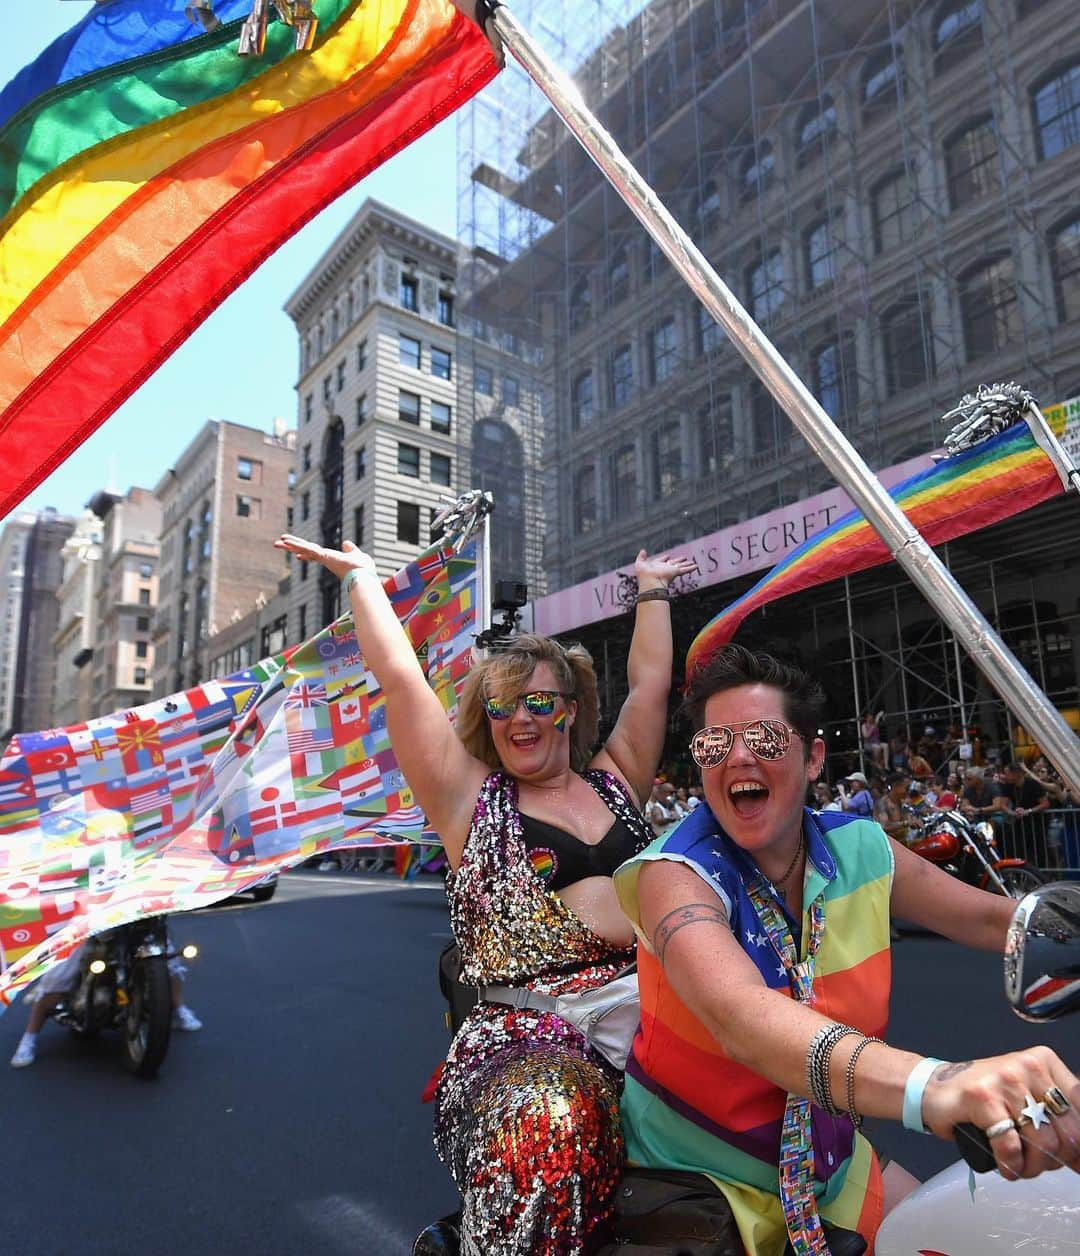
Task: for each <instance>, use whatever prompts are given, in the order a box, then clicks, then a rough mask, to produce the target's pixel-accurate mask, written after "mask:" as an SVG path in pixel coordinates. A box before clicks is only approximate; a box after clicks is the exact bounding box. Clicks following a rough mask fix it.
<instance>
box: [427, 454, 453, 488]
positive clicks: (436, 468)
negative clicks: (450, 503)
mask: <svg viewBox="0 0 1080 1256" xmlns="http://www.w3.org/2000/svg"><path fill="white" fill-rule="evenodd" d="M452 471H453V464H452V462H451V460H450V458H449V457H448V455H446V454H435V453H433V454H432V455H431V482H432V484H441V485H445V486H447V487H448V486H449V484H450V479H451V473H452Z"/></svg>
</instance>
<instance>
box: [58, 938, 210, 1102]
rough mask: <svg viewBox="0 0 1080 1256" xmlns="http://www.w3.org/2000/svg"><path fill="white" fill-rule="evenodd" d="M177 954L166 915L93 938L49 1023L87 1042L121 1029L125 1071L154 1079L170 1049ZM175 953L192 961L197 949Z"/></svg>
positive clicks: (84, 948) (191, 948)
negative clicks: (171, 963)
mask: <svg viewBox="0 0 1080 1256" xmlns="http://www.w3.org/2000/svg"><path fill="white" fill-rule="evenodd" d="M176 954H177V952H175V951H174V950H173V949H172V946H171V940H170V938H169V933H168V928H167V925H166V918H165V917H164V916H155V917H152V918H151V919H148V920H137V921H133V922H132V923H131V924H126V925H121V926H120V927H119V928H116V929H109V930H107V931H106V932H104V933H99V934H96V935H95V936H94V937H92V938H90V939H89V940H88V941H87V942H86V943H85V945H84V946H83V950H82V954H81V956H80V965H79V977H78V982H77V984H76V985H75V987H74V989H73V990H72V991H71V993H70V994H69V995H68V996H67V997H66V998H65V999H64V1000H63V1001H62V1002H60V1003H58V1004H57V1006H56V1007H55V1008H54V1009H53V1011H52V1013H51V1014H52V1017H53V1019H54V1020H55V1021H57V1022H58V1023H59V1024H61V1025H66V1026H67V1027H68V1028H69V1029H70V1030H71V1031H72V1033H74V1034H75V1035H76V1036H77V1037H80V1038H86V1039H90V1038H94V1037H96V1036H97V1035H98V1034H99V1033H100V1032H101V1030H103V1029H119V1030H120V1046H121V1056H122V1058H123V1062H124V1065H125V1067H126V1068H127V1069H128V1071H129V1072H130V1073H133V1074H134V1075H135V1076H136V1077H144V1078H149V1077H153V1076H154V1075H155V1074H156V1073H157V1071H158V1069H159V1068H160V1067H161V1064H162V1061H163V1060H164V1059H165V1054H166V1052H167V1051H168V1049H169V1036H170V1034H171V1031H172V989H171V986H170V982H169V960H170V959H172V958H174V957H175V955H176ZM179 954H181V955H182V956H183V957H184V959H194V957H195V956H196V954H198V948H197V947H195V946H194V945H188V946H185V947H184V948H183V950H182V951H181V952H179Z"/></svg>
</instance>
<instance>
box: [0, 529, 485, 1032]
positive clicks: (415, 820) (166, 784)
mask: <svg viewBox="0 0 1080 1256" xmlns="http://www.w3.org/2000/svg"><path fill="white" fill-rule="evenodd" d="M454 539H455V538H454V537H453V536H450V537H446V538H444V539H443V540H441V541H440V542H439V545H438V546H436V547H433V548H432V549H430V550H428V551H427V552H426V553H424V554H422V555H421V556H420V558H419V559H418V560H417V561H416V562H415V563H412V564H410V566H409V568H407V569H406V571H405V572H404V573H399V574H398V576H397V577H391V579H390V581H388V582H387V584H386V586H385V587H386V589H387V592H388V593H391V594H392V593H393V590H394V589H395V588H396V587H398V586H399V585H400V583H401V581H402V580H407V581H411V580H412V578H413V576H414V575H415V574H416V573H417V572H418V571H420V570H421V564H422V565H423V575H422V578H421V580H420V597H419V598H417V599H414V600H413V602H412V604H411V605H410V606H408V607H406V608H405V609H402V608H401V607H400V606H399V607H398V608H396V609H397V613H398V618H399V619H400V620H401V622H402V626H403V628H404V630H405V632H406V633H407V634H408V637H409V640H410V642H411V644H412V646H413V648H414V650H415V651H416V654H417V657H418V658H419V659H421V660H422V662H423V665H424V666H425V669H426V672H427V678H428V682H429V684H430V685H431V686H432V688H433V689H435V691H436V692H437V693H438V694H439V696H440V698H441V699H442V702H443V705H444V706H445V707H446V708H447V711H448V714H449V715H450V717H451V718H453V717H454V714H455V712H456V708H457V700H458V698H459V696H460V694H461V690H462V688H463V686H464V681H465V677H466V675H467V674H468V670H469V665H470V661H471V657H472V643H473V637H474V632H475V628H476V623H475V615H471V616H469V617H462V618H460V619H459V620H458V621H457V623H456V626H455V633H454V636H453V639H452V640H447V639H445V629H444V628H443V627H442V626H441V625H440V626H436V625H434V624H431V623H427V624H425V622H424V610H423V606H424V601H425V598H426V597H428V596H429V595H430V597H431V598H432V600H434V601H438V602H445V603H449V602H451V601H452V600H453V599H455V598H464V597H465V595H467V600H468V602H469V605H470V606H475V605H476V604H477V597H476V581H477V577H478V567H477V562H476V545H477V543H476V541H470V542H469V543H468V544H466V545H465V546H464V548H463V549H462V550H461V552H460V553H457V554H455V553H454V551H453V549H452V548H450V547H451V545H452V543H453V540H454ZM434 636H440V637H442V638H444V639H443V640H442V641H441V648H440V649H439V650H437V651H436V650H434V649H432V648H431V647H432V644H433V637H434ZM433 838H434V835H433V834H432V832H431V830H430V829H429V828H428V827H427V823H426V820H425V817H424V814H423V812H422V811H421V810H420V808H419V807H418V806H417V804H416V801H415V799H414V797H413V794H412V791H411V790H410V788H409V786H408V783H407V782H406V780H405V778H404V776H403V775H402V774H401V770H400V769H399V768H398V765H397V760H396V758H395V756H394V749H393V746H392V745H391V744H390V738H389V735H388V734H387V730H386V704H385V699H384V696H383V693H382V690H381V689H380V688H379V685H378V683H377V682H376V680H375V678H374V677H373V676H372V675H371V673H370V672H368V671H367V669H366V668H365V666H364V660H363V658H362V657H361V655H360V651H359V649H358V647H357V642H356V633H355V631H354V630H353V625H352V620H351V618H350V617H349V616H348V615H346V616H343V617H342V618H341V619H338V620H337V621H336V622H334V623H333V624H331V625H329V627H327V628H324V629H323V630H322V631H321V632H320V633H318V634H317V635H316V636H314V637H312V638H311V639H310V640H309V641H306V642H304V643H303V644H302V645H299V646H293V647H290V648H289V649H287V650H285V651H284V652H283V653H282V654H280V655H277V656H275V657H273V658H269V659H263V660H262V661H261V662H259V663H256V664H255V665H254V666H253V667H250V668H247V669H245V670H244V671H242V672H237V673H236V674H234V675H232V676H225V677H223V678H221V679H220V680H211V681H207V682H205V683H204V684H202V685H199V686H197V687H195V688H194V689H189V690H186V691H185V692H184V693H176V694H172V695H171V696H169V697H167V698H159V699H157V700H155V701H153V702H149V703H147V704H146V705H145V706H141V707H136V708H134V709H132V710H127V711H116V712H114V713H113V714H111V715H106V716H102V717H101V718H99V719H94V720H90V721H88V722H87V723H85V724H79V725H75V726H72V727H70V728H51V729H46V730H45V731H43V732H38V733H23V734H20V735H19V736H17V737H15V738H14V739H13V740H12V741H11V743H10V744H9V746H8V748H7V751H6V752H5V754H4V755H3V757H2V758H0V1011H2V1010H3V1008H4V1007H5V1006H6V1005H8V1004H10V1003H11V1002H12V1000H13V999H14V998H15V996H16V995H17V993H18V992H19V990H21V989H22V988H23V987H25V986H26V985H27V984H28V983H29V982H31V981H33V980H34V979H35V978H37V977H40V976H41V974H42V973H43V972H44V971H45V970H46V969H47V968H48V967H50V966H51V965H52V964H54V963H56V962H58V961H59V960H61V959H63V958H64V957H65V956H67V955H69V954H71V952H72V951H73V950H74V949H75V948H76V947H77V946H78V945H79V944H80V943H81V942H83V941H84V940H85V939H86V938H87V937H89V936H91V935H92V934H95V933H100V932H101V931H102V930H103V929H109V928H113V927H114V926H116V925H120V924H124V923H126V922H127V921H131V920H136V919H139V918H140V917H143V916H155V915H161V914H163V913H168V912H176V911H185V910H187V909H189V908H192V907H202V906H205V905H207V904H208V903H214V902H217V901H218V900H219V899H222V898H228V897H229V896H230V895H231V894H236V893H238V892H239V891H241V890H243V889H245V888H246V887H247V886H250V885H252V884H253V883H254V882H256V881H258V880H260V879H261V878H262V877H264V876H265V875H266V874H267V873H270V872H275V871H279V870H281V869H284V868H288V867H291V866H292V865H293V864H297V863H300V862H301V861H302V860H304V859H307V858H309V857H310V856H312V855H317V854H321V853H322V852H324V851H329V850H336V849H338V848H339V847H345V846H367V845H384V844H387V843H390V842H423V843H431V842H432V840H433ZM434 840H435V841H437V840H438V839H437V838H434ZM424 850H425V851H429V847H428V846H426V845H425V847H424ZM423 858H426V856H422V857H421V859H420V860H418V861H417V870H419V863H420V862H422V860H423ZM409 862H412V861H411V859H410V860H409Z"/></svg>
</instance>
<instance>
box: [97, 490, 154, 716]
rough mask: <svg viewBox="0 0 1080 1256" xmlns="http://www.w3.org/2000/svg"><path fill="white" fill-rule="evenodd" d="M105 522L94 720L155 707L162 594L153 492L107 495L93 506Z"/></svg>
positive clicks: (99, 572)
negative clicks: (156, 629)
mask: <svg viewBox="0 0 1080 1256" xmlns="http://www.w3.org/2000/svg"><path fill="white" fill-rule="evenodd" d="M87 505H88V506H89V508H90V509H91V510H92V511H93V513H94V514H95V515H96V516H97V517H98V518H99V519H100V520H101V524H102V528H101V558H100V560H99V561H98V563H97V581H96V587H95V590H94V597H95V608H94V620H95V640H94V654H93V658H92V659H91V660H90V663H91V666H92V669H93V670H92V673H91V693H92V697H91V706H92V712H93V715H94V716H95V717H96V716H99V715H107V714H109V713H110V712H112V711H120V710H124V709H127V708H129V707H135V706H140V705H141V704H142V703H144V702H149V700H150V697H151V690H150V673H151V670H152V668H153V666H154V643H153V640H152V626H153V616H154V607H155V606H156V605H157V593H158V558H159V546H158V536H159V534H160V532H161V506H160V504H159V502H158V500H157V498H156V497H155V496H154V494H153V493H152V492H151V491H150V489H148V488H135V487H132V488H129V489H128V491H127V492H126V493H124V494H122V495H121V494H119V493H114V492H112V491H110V490H108V489H102V490H101V491H100V492H98V493H95V494H94V496H93V497H91V499H90V500H89V502H87Z"/></svg>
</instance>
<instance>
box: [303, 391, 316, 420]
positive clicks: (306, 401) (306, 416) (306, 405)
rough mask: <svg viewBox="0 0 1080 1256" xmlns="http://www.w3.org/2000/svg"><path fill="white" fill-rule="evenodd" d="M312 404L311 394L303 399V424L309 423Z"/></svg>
mask: <svg viewBox="0 0 1080 1256" xmlns="http://www.w3.org/2000/svg"><path fill="white" fill-rule="evenodd" d="M313 402H314V398H313V397H312V395H311V393H308V394H307V395H306V396H305V397H304V422H305V423H310V422H311V407H312V404H313Z"/></svg>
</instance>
